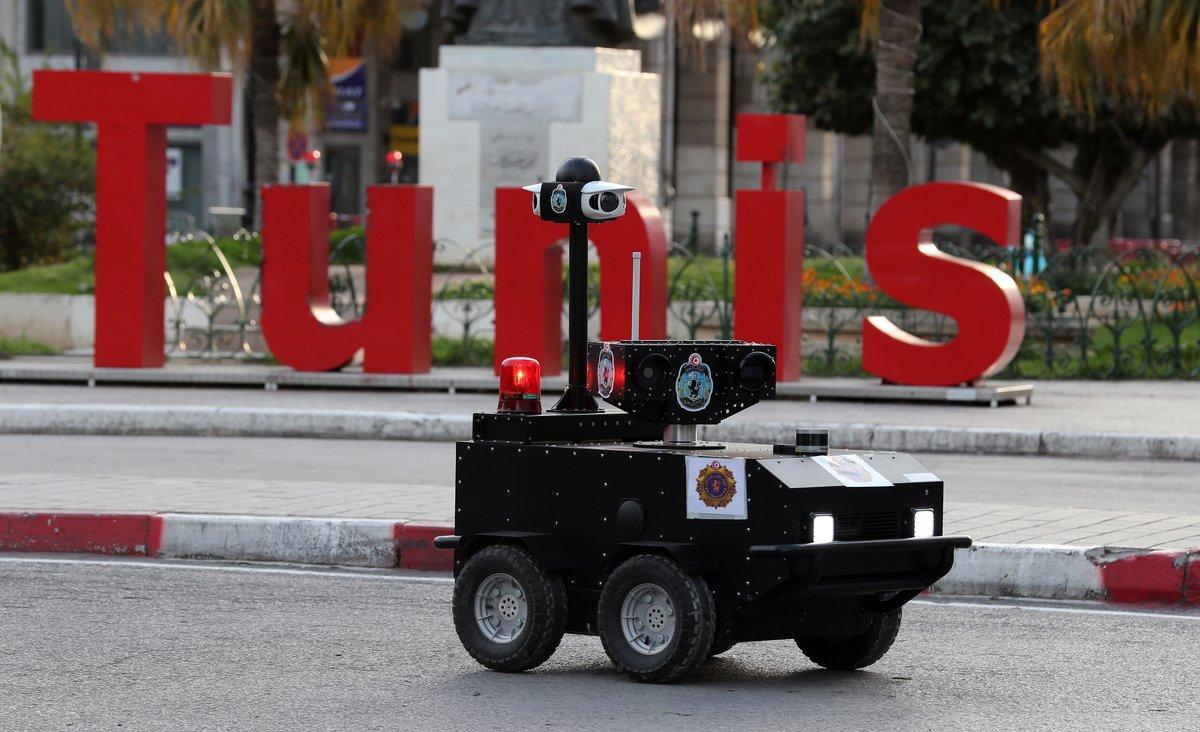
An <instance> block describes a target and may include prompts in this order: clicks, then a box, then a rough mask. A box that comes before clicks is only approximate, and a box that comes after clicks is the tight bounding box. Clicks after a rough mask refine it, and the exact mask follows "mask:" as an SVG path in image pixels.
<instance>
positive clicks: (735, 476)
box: [683, 455, 746, 519]
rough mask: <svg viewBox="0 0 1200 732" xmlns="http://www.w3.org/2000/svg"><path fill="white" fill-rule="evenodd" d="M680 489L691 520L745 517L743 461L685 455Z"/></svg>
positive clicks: (744, 471) (744, 463) (741, 459)
mask: <svg viewBox="0 0 1200 732" xmlns="http://www.w3.org/2000/svg"><path fill="white" fill-rule="evenodd" d="M685 466H686V467H685V470H686V471H687V474H686V475H685V476H684V481H683V491H684V493H685V494H686V495H687V517H688V518H690V519H744V518H746V461H745V460H744V459H743V458H728V459H726V458H713V457H709V456H706V455H691V456H688V458H687V459H686V462H685Z"/></svg>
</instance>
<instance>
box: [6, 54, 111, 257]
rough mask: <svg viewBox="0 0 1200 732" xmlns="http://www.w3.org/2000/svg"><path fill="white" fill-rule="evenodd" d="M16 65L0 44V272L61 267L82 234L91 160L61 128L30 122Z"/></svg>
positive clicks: (88, 149)
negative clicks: (0, 125) (0, 137)
mask: <svg viewBox="0 0 1200 732" xmlns="http://www.w3.org/2000/svg"><path fill="white" fill-rule="evenodd" d="M29 107H30V96H29V91H28V90H27V89H26V88H25V84H24V81H23V80H22V77H21V74H20V70H19V68H18V66H17V57H16V54H14V53H13V51H12V49H10V48H9V47H8V46H7V45H5V44H4V43H3V42H2V41H0V114H2V115H3V125H4V129H3V140H2V143H0V202H2V205H0V272H4V271H11V270H16V269H21V268H23V267H28V266H31V265H39V264H55V263H58V262H62V261H63V260H64V259H65V258H66V257H68V256H69V255H70V254H71V253H72V249H73V246H74V244H75V243H76V241H77V237H78V236H79V235H80V234H81V233H82V232H83V231H85V230H86V229H87V228H88V227H89V226H90V223H89V219H90V216H91V213H90V212H91V210H92V205H93V203H92V201H93V193H94V181H95V167H96V154H95V151H94V150H93V148H92V144H91V142H90V141H89V140H87V139H86V138H84V137H83V136H82V135H80V134H79V133H78V132H77V131H76V130H74V129H72V128H71V127H69V126H66V125H49V124H43V123H38V122H34V121H32V120H31V119H30V116H29Z"/></svg>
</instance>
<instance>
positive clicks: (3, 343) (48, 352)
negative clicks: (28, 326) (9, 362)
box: [0, 336, 58, 358]
mask: <svg viewBox="0 0 1200 732" xmlns="http://www.w3.org/2000/svg"><path fill="white" fill-rule="evenodd" d="M56 353H58V350H57V349H55V348H52V347H50V346H48V345H46V344H45V343H40V342H38V341H31V340H29V339H28V338H5V337H4V336H0V358H11V357H13V356H53V355H55V354H56Z"/></svg>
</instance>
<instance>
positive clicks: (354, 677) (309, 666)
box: [0, 555, 1200, 730]
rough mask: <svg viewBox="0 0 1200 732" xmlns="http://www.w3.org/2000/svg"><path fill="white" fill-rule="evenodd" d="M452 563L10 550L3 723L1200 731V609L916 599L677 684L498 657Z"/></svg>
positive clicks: (597, 650)
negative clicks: (427, 571)
mask: <svg viewBox="0 0 1200 732" xmlns="http://www.w3.org/2000/svg"><path fill="white" fill-rule="evenodd" d="M449 598H450V584H449V582H448V580H446V579H445V578H441V577H437V576H429V577H411V576H410V577H403V576H400V575H397V574H395V573H387V572H348V571H337V570H309V569H301V568H288V567H270V566H261V565H260V566H257V567H249V566H243V567H238V566H234V565H208V564H201V563H192V564H185V563H179V564H171V563H165V562H157V563H155V562H149V561H140V562H139V561H122V560H104V559H94V558H92V559H75V558H68V557H44V556H43V557H38V556H28V555H7V556H0V720H3V723H2V724H0V726H3V727H5V728H7V729H22V730H32V729H64V728H68V727H74V728H88V729H90V728H103V729H115V728H118V727H122V728H125V729H130V728H132V729H234V728H237V729H289V730H290V729H327V728H337V729H368V728H390V729H474V730H479V729H533V728H544V727H562V728H570V729H580V728H583V729H648V728H654V729H689V730H695V729H701V728H702V729H772V728H790V729H802V728H808V727H812V728H820V729H828V728H832V729H855V730H861V729H929V728H947V729H964V728H970V729H1014V728H1020V729H1025V728H1047V729H1049V728H1053V729H1058V730H1061V729H1080V730H1084V729H1094V728H1104V729H1154V730H1174V729H1179V730H1183V729H1195V723H1196V719H1197V718H1198V716H1197V715H1200V689H1198V687H1197V686H1196V679H1197V678H1200V655H1197V654H1196V652H1195V649H1196V647H1197V641H1200V615H1197V614H1188V613H1185V612H1183V611H1177V612H1174V613H1163V614H1155V613H1148V612H1138V613H1135V612H1123V611H1112V610H1099V611H1097V610H1094V609H1090V608H1089V609H1082V608H1079V607H1074V606H1062V605H1055V606H1048V607H1047V606H1032V607H1015V606H1011V605H1003V604H986V603H984V604H972V603H969V602H957V603H953V604H933V603H917V604H911V605H909V606H908V608H907V609H906V614H905V621H904V626H903V628H902V629H901V633H900V636H899V639H898V640H897V642H896V645H895V646H894V647H893V649H892V651H891V653H889V654H888V655H887V656H886V657H885V658H884V659H883V660H882V661H881V662H879V663H878V664H876V665H875V666H873V667H871V668H870V669H869V670H867V671H863V672H854V673H831V672H827V671H821V670H818V669H817V668H816V667H814V666H813V665H812V664H810V663H809V662H807V661H806V660H805V659H804V657H803V656H802V655H801V654H800V652H799V651H798V650H797V649H796V648H795V646H794V645H793V644H791V643H790V642H786V641H778V642H770V643H753V644H745V645H742V646H738V647H737V648H735V649H734V650H733V651H731V652H730V653H729V654H728V655H727V656H723V657H721V658H718V659H715V660H713V661H711V662H709V663H707V664H706V665H705V666H703V667H702V669H701V671H700V672H699V673H698V674H697V675H696V676H694V677H690V678H688V679H687V680H685V681H683V682H681V683H676V684H674V685H671V686H647V685H639V684H635V683H632V682H630V681H627V680H626V679H625V678H624V677H622V676H620V675H619V674H617V673H616V672H614V671H613V670H612V669H611V667H610V665H609V663H608V660H607V658H606V656H605V655H604V652H603V650H602V649H601V647H600V643H599V641H598V640H596V639H594V638H587V637H576V636H568V637H567V638H566V639H565V640H564V642H563V644H562V646H560V648H559V650H558V652H557V653H556V654H555V656H554V657H553V658H552V659H551V660H550V662H548V663H547V664H545V665H544V666H543V667H541V668H539V669H537V670H536V671H534V672H531V673H527V674H521V675H505V674H496V673H491V672H488V671H485V670H483V669H482V668H480V667H478V666H476V665H475V664H474V662H473V661H471V659H470V658H469V657H468V656H467V655H466V653H465V652H464V651H462V649H461V648H460V646H459V644H458V641H457V638H456V637H455V635H454V632H453V629H452V626H451V624H450V619H449Z"/></svg>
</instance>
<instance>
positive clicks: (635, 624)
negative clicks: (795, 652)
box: [435, 158, 971, 682]
mask: <svg viewBox="0 0 1200 732" xmlns="http://www.w3.org/2000/svg"><path fill="white" fill-rule="evenodd" d="M527 190H529V191H531V192H532V194H533V211H534V213H535V214H536V215H539V216H541V217H542V218H543V219H545V220H547V221H551V222H556V223H564V224H567V225H568V226H569V231H570V236H569V255H568V256H569V275H568V276H569V290H570V292H569V378H568V386H567V388H566V391H565V392H564V394H563V396H562V397H561V399H560V400H559V401H558V403H557V405H556V406H555V407H554V408H553V409H551V410H550V411H549V412H546V413H542V411H541V407H540V392H541V387H540V371H539V366H538V363H537V362H536V361H534V360H533V359H526V358H514V359H507V360H506V361H505V362H504V363H503V364H502V365H501V389H500V408H499V410H498V411H497V412H496V413H479V414H476V415H474V422H473V430H472V439H471V440H470V441H466V442H460V443H458V446H457V465H456V467H457V470H456V481H455V534H454V535H452V536H442V537H438V538H437V539H436V541H435V545H436V546H437V547H438V548H441V549H452V550H453V551H454V576H455V586H454V599H453V616H454V625H455V629H456V630H457V632H458V636H459V638H460V640H461V641H462V644H463V646H464V647H465V648H466V650H467V652H468V653H470V654H471V656H472V657H473V658H475V660H476V661H478V662H479V663H480V664H482V665H483V666H485V667H487V668H489V669H492V670H496V671H510V672H511V671H525V670H528V669H531V668H534V667H535V666H537V665H539V664H541V663H542V662H544V661H546V660H547V659H548V658H550V656H551V654H553V653H554V650H555V649H556V648H557V646H558V644H559V641H560V640H561V638H562V636H563V633H565V632H571V633H583V634H592V635H599V636H600V640H601V642H602V644H603V646H604V650H605V652H606V653H607V654H608V656H609V658H610V659H611V660H612V662H613V664H615V665H616V667H617V668H619V669H620V670H621V671H622V672H624V673H625V674H627V675H628V676H630V677H632V678H633V679H636V680H638V681H647V682H665V681H672V680H674V679H677V678H679V677H680V676H682V675H684V674H686V673H688V672H689V671H691V670H692V669H694V668H695V667H696V666H697V665H698V664H700V663H701V662H703V661H704V660H705V659H706V658H707V657H710V656H715V655H717V654H720V653H723V652H725V651H727V650H729V649H730V648H732V647H733V646H734V645H735V644H736V643H740V642H745V641H759V640H775V639H784V638H786V639H794V640H795V642H796V644H797V645H798V646H799V648H800V650H801V651H802V652H803V653H804V654H805V655H806V656H807V657H808V658H809V659H810V660H812V661H813V662H815V663H817V664H819V665H821V666H824V667H826V668H830V669H856V668H862V667H864V666H867V665H870V664H872V663H874V662H875V661H877V660H879V659H880V658H881V657H882V656H883V655H884V654H885V653H886V652H887V650H888V648H889V647H890V646H891V644H892V641H893V640H894V639H895V637H896V633H897V631H898V630H899V627H900V619H901V607H902V606H903V605H904V604H905V603H906V602H908V601H909V600H910V599H912V598H913V597H915V596H916V595H917V594H919V593H920V592H922V591H923V590H925V589H927V588H928V587H929V586H930V585H932V584H933V583H934V582H936V581H937V580H938V579H940V578H941V577H942V576H944V575H945V574H946V573H947V572H949V571H950V568H951V566H952V563H953V560H954V549H955V548H960V547H967V546H970V545H971V540H970V539H969V538H967V537H963V536H942V482H941V480H940V479H939V478H938V477H937V476H936V475H934V474H932V473H930V472H929V471H928V470H927V469H926V468H925V467H924V466H922V465H921V464H920V463H918V462H917V461H916V460H915V459H914V458H913V457H911V456H909V455H905V454H900V453H882V452H874V453H858V454H840V455H833V454H829V451H828V437H827V433H826V432H825V431H823V430H806V431H801V432H799V433H798V434H797V435H796V441H795V443H794V444H785V445H760V444H735V443H729V444H720V443H715V442H701V441H698V440H697V439H696V438H697V428H698V426H699V425H702V424H717V423H719V422H720V421H721V420H722V419H724V418H725V417H728V416H730V415H732V414H735V413H737V412H739V411H741V410H743V409H745V408H747V407H750V406H752V405H754V404H755V403H757V402H758V401H759V400H760V399H769V398H772V397H774V395H775V359H774V357H775V347H774V346H772V345H766V344H761V343H746V342H741V341H724V342H722V341H657V340H627V341H615V342H592V343H587V302H586V296H587V227H588V223H589V222H591V223H601V222H603V221H607V220H612V219H615V218H617V217H619V216H620V215H621V214H623V213H624V211H625V193H626V192H627V191H629V190H630V189H629V188H628V187H626V186H621V185H617V184H613V183H607V182H604V181H601V180H600V174H599V170H598V168H597V167H596V164H595V163H593V162H592V161H591V160H589V159H587V158H568V159H567V160H566V161H564V162H563V164H562V166H561V167H560V168H559V170H558V174H557V176H556V180H555V181H552V182H548V183H542V184H538V185H533V186H529V187H527ZM634 284H635V287H634V289H635V296H634V297H635V302H636V298H637V294H636V292H637V270H636V259H635V273H634ZM636 310H637V309H636V307H635V312H634V323H635V325H634V328H635V330H634V332H635V336H634V337H635V338H636V323H637V312H636ZM595 397H600V398H601V399H603V400H604V401H606V402H608V403H609V404H611V405H612V406H613V407H616V408H617V410H620V411H614V410H608V411H604V410H602V409H601V408H600V407H599V406H598V405H597V403H596V401H595Z"/></svg>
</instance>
